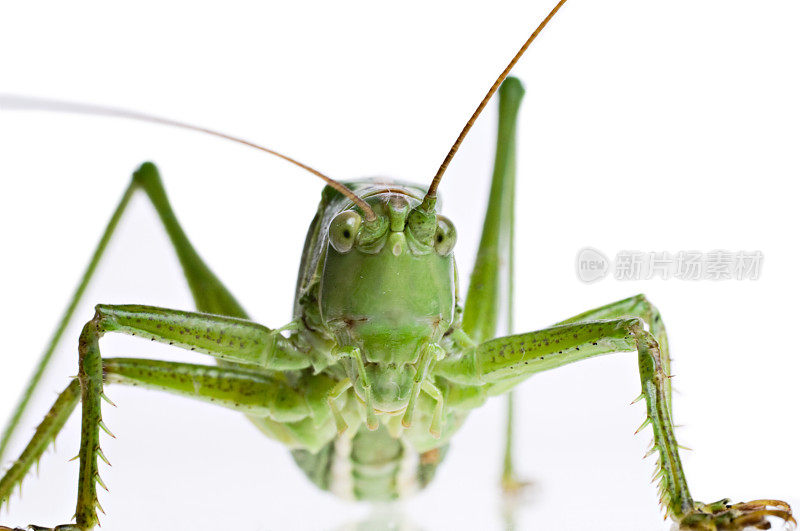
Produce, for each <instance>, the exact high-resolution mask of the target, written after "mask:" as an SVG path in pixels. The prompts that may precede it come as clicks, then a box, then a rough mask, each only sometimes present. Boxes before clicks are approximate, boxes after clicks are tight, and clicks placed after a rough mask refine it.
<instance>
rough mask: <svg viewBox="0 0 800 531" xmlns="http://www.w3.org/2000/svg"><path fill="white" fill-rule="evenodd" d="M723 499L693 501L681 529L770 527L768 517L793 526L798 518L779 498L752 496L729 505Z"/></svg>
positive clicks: (712, 530)
mask: <svg viewBox="0 0 800 531" xmlns="http://www.w3.org/2000/svg"><path fill="white" fill-rule="evenodd" d="M729 501H730V500H728V499H727V498H726V499H723V500H720V501H717V502H714V503H709V504H704V503H699V502H698V503H695V508H694V511H693V512H691V513H689V514H688V515H686V516H685V517H684V518H683V519H682V520H681V522H680V529H681V530H686V531H736V530H741V529H745V528H747V527H752V528H755V529H771V528H772V523H771V522H770V521H769V517H773V518H776V519H781V520H783V521H784V522H785V523H786V525H787V527H786V529H790V530H794V529H796V527H797V521H796V520H795V519H794V517H793V516H792V508H791V507H790V506H789V504H788V503H786V502H784V501H780V500H753V501H750V502H746V503H744V502H743V503H736V504H733V505H730V504H729V503H728V502H729Z"/></svg>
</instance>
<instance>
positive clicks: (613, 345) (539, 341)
mask: <svg viewBox="0 0 800 531" xmlns="http://www.w3.org/2000/svg"><path fill="white" fill-rule="evenodd" d="M623 351H636V352H637V353H638V359H639V373H640V379H641V385H642V394H641V397H640V398H644V399H645V401H646V404H647V419H646V420H645V422H644V423H643V424H642V426H641V427H640V430H641V429H644V428H645V427H646V426H647V425H648V424H649V425H651V426H652V429H653V436H654V449H653V451H654V452H657V453H658V472H657V475H656V479H657V480H658V483H659V490H660V494H661V503H662V504H663V506H664V507H665V508H666V510H667V514H668V515H669V516H670V517H671V518H672V519H673V520H675V521H676V522H679V525H680V526H681V528H682V529H687V530H702V531H716V530H723V529H724V530H736V529H744V528H745V527H747V526H755V527H760V528H762V529H768V528H769V527H768V526H769V521H768V520H767V518H768V517H770V516H774V517H778V518H782V519H783V520H785V521H787V522H791V523H793V522H794V519H793V518H792V513H791V508H789V506H788V505H787V504H785V503H784V502H777V501H773V500H757V501H754V502H750V503H746V504H736V505H732V506H729V505H727V504H726V503H725V502H717V503H714V504H708V505H705V504H702V503H697V502H695V501H694V500H693V499H692V497H691V494H690V493H689V487H688V484H687V482H686V478H685V475H684V472H683V467H682V465H681V461H680V457H679V455H678V448H679V445H678V442H677V440H676V437H675V433H674V428H673V423H672V416H671V411H670V402H669V398H668V392H669V386H668V382H669V376H668V375H667V373H666V372H665V370H664V356H663V354H662V352H661V350H660V347H659V344H658V341H656V339H655V337H653V335H652V334H651V333H650V332H648V331H647V330H645V326H644V323H643V321H642V320H641V319H639V318H619V319H609V320H598V321H586V322H578V323H570V324H564V325H559V326H554V327H552V328H548V329H545V330H540V331H538V332H531V333H527V334H520V335H515V336H508V337H502V338H498V339H494V340H491V341H486V342H484V343H481V344H480V345H477V346H474V347H472V348H467V349H466V350H465V352H464V353H462V354H461V355H456V356H452V357H449V358H446V359H445V360H442V361H441V362H439V363H437V364H436V365H435V367H434V371H433V372H434V374H437V375H438V376H441V377H444V378H447V379H448V380H450V381H452V382H454V383H456V384H463V385H470V386H475V385H481V386H483V387H484V388H485V389H486V390H487V392H488V393H489V394H500V393H502V392H505V391H507V390H508V389H509V386H510V384H516V383H519V382H520V381H522V379H524V378H525V377H527V376H530V375H532V374H534V373H537V372H542V371H545V370H548V369H553V368H556V367H560V366H562V365H566V364H568V363H572V362H576V361H580V360H583V359H587V358H590V357H594V356H598V355H602V354H609V353H612V352H623Z"/></svg>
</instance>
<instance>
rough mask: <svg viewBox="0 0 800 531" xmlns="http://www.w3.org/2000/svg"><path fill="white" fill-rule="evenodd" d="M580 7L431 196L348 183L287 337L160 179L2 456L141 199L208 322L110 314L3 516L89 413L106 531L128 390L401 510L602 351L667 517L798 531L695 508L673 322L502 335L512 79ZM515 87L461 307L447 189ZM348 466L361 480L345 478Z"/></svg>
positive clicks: (763, 515) (13, 479) (84, 441)
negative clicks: (678, 427)
mask: <svg viewBox="0 0 800 531" xmlns="http://www.w3.org/2000/svg"><path fill="white" fill-rule="evenodd" d="M563 3H564V1H563V0H562V2H560V3H559V4H558V6H557V7H556V8H555V9H554V11H553V12H552V13H551V15H550V16H549V17H548V18H547V19H546V20H545V21H544V22H543V23H542V25H540V27H539V28H538V29H537V30H536V31H535V32H534V33H533V35H531V38H530V39H529V40H528V41H527V42H526V43H525V45H524V46H523V48H522V49H521V50H520V52H519V53H518V54H517V56H516V57H515V58H514V60H512V62H511V64H510V65H509V67H508V68H507V69H506V70H505V71H504V72H503V73H502V75H501V76H500V77H499V78H498V80H497V82H496V83H495V85H494V86H493V87H492V89H491V90H490V91H489V93H488V94H487V96H486V98H485V99H484V100H483V102H481V104H480V105H479V107H478V109H477V110H476V112H475V114H474V115H473V117H472V118H471V119H470V121H469V122H468V124H467V126H466V127H465V129H464V131H463V132H462V134H461V135H460V136H459V138H458V140H457V142H456V144H455V145H454V146H453V149H452V150H451V152H450V153H449V154H448V156H447V158H446V159H445V161H444V163H443V164H442V166H441V168H440V170H439V172H438V173H437V175H436V177H435V178H434V181H433V182H432V183H431V185H430V186H429V187H428V188H427V189H426V188H420V187H417V186H414V185H409V184H404V183H399V182H385V181H380V180H375V181H359V182H351V183H347V184H346V185H344V186H342V185H341V184H339V183H337V182H335V181H332V180H328V183H329V186H327V187H326V188H325V189H324V190H323V193H322V201H321V203H320V205H319V209H318V211H317V214H316V216H315V217H314V219H313V221H312V223H311V226H310V228H309V231H308V236H307V239H306V245H305V249H304V252H303V255H302V259H301V263H300V272H299V276H298V280H297V288H296V298H295V305H294V315H293V318H292V321H291V323H290V324H289V325H287V326H283V327H281V328H277V329H272V328H267V327H265V326H262V325H260V324H257V323H254V322H252V321H250V320H249V319H248V316H247V314H246V313H245V311H244V310H243V308H242V307H241V305H240V304H239V303H238V302H237V301H236V299H235V298H234V297H233V295H232V294H231V293H230V292H229V291H228V290H227V289H226V288H225V286H224V285H223V284H222V282H221V281H220V280H219V279H218V278H217V277H216V276H215V275H214V274H213V273H212V272H211V270H210V269H209V267H208V266H207V265H206V264H205V263H204V262H203V261H202V259H201V258H200V256H199V254H198V253H197V251H196V250H195V249H194V247H193V246H192V244H191V243H190V241H189V239H188V237H187V235H186V234H185V233H184V231H183V230H182V228H181V226H180V225H179V223H178V221H177V219H176V216H175V214H174V212H173V210H172V208H171V206H170V204H169V202H168V199H167V196H166V194H165V191H164V188H163V186H162V183H161V180H160V176H159V174H158V172H157V170H156V168H155V166H153V165H152V164H144V165H142V166H141V168H139V170H138V171H137V172H136V173H135V174H134V176H133V179H132V181H131V184H130V186H129V187H128V189H127V190H126V191H125V193H124V195H123V198H122V200H121V202H120V204H119V206H118V208H117V210H116V211H115V213H114V215H113V217H112V219H111V221H110V223H109V224H108V226H107V229H106V232H105V234H104V235H103V237H102V239H101V242H100V244H99V246H98V248H97V250H96V252H95V255H94V257H93V258H92V260H91V262H90V265H89V268H88V270H87V271H86V273H85V275H84V277H83V280H82V282H81V284H80V287H79V289H78V291H77V293H76V294H75V296H74V298H73V304H72V305H71V306H70V308H69V309H68V311H67V313H66V315H65V316H64V319H63V321H62V325H61V327H60V328H59V331H58V332H57V333H56V335H55V336H54V338H53V341H52V344H51V346H50V348H49V349H48V351H47V352H46V353H45V356H44V359H43V360H42V363H41V364H40V366H39V369H38V370H37V373H36V374H35V375H34V377H33V379H32V381H31V384H30V386H29V388H28V391H27V392H26V394H25V396H24V397H23V399H22V401H21V403H20V405H19V407H18V408H17V410H16V412H15V414H14V417H13V418H12V420H11V423H10V425H9V426H8V427H7V429H6V430H5V431H4V432H3V438H2V443H0V455H1V454H2V451H3V450H4V449H5V447H6V445H7V443H8V441H9V440H10V437H11V436H12V435H13V434H14V428H15V427H16V426H17V423H18V420H19V418H20V416H21V415H22V413H23V411H24V410H25V408H26V405H27V403H28V399H29V397H30V394H31V392H32V390H33V389H34V388H35V387H36V384H37V383H38V381H39V378H40V376H41V371H42V370H43V369H44V367H45V366H46V365H47V363H48V361H49V358H50V355H51V354H52V352H53V348H54V346H55V344H56V343H57V342H58V341H59V339H60V335H61V332H62V331H63V326H64V323H66V322H68V321H69V320H70V318H71V317H72V311H73V309H74V307H75V304H76V302H77V300H79V299H80V297H81V295H82V294H83V291H84V290H85V288H86V285H87V284H88V282H89V280H90V278H91V277H92V274H93V273H94V270H95V268H96V266H97V264H98V262H99V260H100V258H101V256H102V254H103V252H104V250H105V249H106V246H107V244H108V242H109V241H110V239H111V237H112V235H113V233H114V230H115V228H116V227H117V225H118V222H119V221H120V218H121V216H122V215H123V213H124V211H125V209H126V207H127V205H128V204H129V201H130V200H131V198H132V196H133V194H135V193H137V192H143V193H144V194H146V196H147V197H148V198H149V200H150V201H151V202H152V204H153V206H154V207H155V209H156V211H157V212H158V215H159V217H160V220H161V222H162V223H163V226H164V228H165V230H166V232H167V233H168V235H169V238H170V240H171V242H172V244H173V246H174V249H175V252H176V254H177V255H178V258H179V260H180V263H181V265H182V267H183V271H184V274H185V276H186V279H187V282H188V284H189V287H190V289H191V292H192V294H193V297H194V301H195V304H196V309H197V312H186V311H176V310H168V309H164V308H156V307H150V306H133V305H125V306H120V305H113V306H112V305H98V306H97V308H96V314H95V316H94V317H93V318H92V319H91V320H90V321H89V322H87V323H86V325H85V327H84V328H83V331H82V333H81V336H80V340H79V349H78V362H79V365H78V374H77V377H76V378H75V379H73V380H72V381H71V382H70V383H69V384H68V385H67V387H66V389H64V391H63V392H62V393H61V394H60V395H59V396H58V398H57V399H56V402H55V404H54V405H53V406H52V408H51V410H50V411H49V412H48V414H47V415H46V417H45V419H44V421H43V422H42V423H41V424H40V426H39V427H38V429H37V431H36V433H35V434H34V436H33V438H32V440H31V442H30V443H29V444H28V446H27V447H26V448H25V450H24V451H23V453H22V455H21V456H19V458H18V459H17V460H16V461H14V462H13V463H12V465H11V468H10V469H9V470H8V471H7V472H6V473H5V475H4V476H3V477H2V479H0V500H5V499H7V498H8V497H9V496H10V494H11V492H12V490H13V489H14V488H15V487H16V486H17V484H19V483H20V482H22V480H23V478H24V477H25V475H26V474H27V473H28V472H29V471H30V469H31V468H32V467H33V466H34V464H35V463H36V462H37V460H38V458H39V457H40V456H41V454H42V453H43V452H44V450H45V449H46V448H47V446H48V444H49V443H50V442H51V441H52V440H53V439H54V438H55V437H56V435H57V434H58V432H59V431H60V430H61V428H62V427H63V426H64V424H65V422H66V421H67V419H68V418H69V416H70V415H71V414H72V412H73V411H74V410H75V409H76V408H77V407H78V404H80V405H81V408H80V409H81V415H82V433H81V443H80V452H79V455H78V456H77V457H78V459H79V467H80V468H79V484H78V502H77V508H76V515H75V516H76V519H75V523H74V524H66V525H62V526H58V527H57V528H56V529H61V530H71V529H80V530H85V529H91V528H93V527H95V526H96V525H97V524H98V515H97V511H98V509H99V505H98V499H97V492H96V491H97V485H98V484H99V485H100V486H101V487H102V486H103V482H102V480H101V478H100V468H99V461H100V460H102V461H107V459H106V456H105V455H104V453H103V451H102V447H101V446H102V445H101V436H102V434H101V431H108V428H107V427H106V426H105V424H104V422H103V419H102V410H103V408H104V407H107V406H106V405H104V402H103V400H104V399H106V400H107V398H106V395H105V388H106V387H107V386H112V385H115V384H116V385H137V386H141V387H144V388H150V389H157V390H163V391H168V392H171V393H174V394H178V395H182V396H186V397H189V398H193V399H197V400H200V401H205V402H209V403H214V404H218V405H222V406H224V407H228V408H230V409H233V410H235V411H239V412H242V413H245V414H246V415H247V417H248V418H249V420H250V421H251V422H253V423H254V424H255V425H256V426H257V427H258V428H259V429H261V430H262V431H263V432H264V433H265V434H266V435H268V436H270V437H273V438H275V439H277V440H279V441H281V442H283V443H284V444H285V445H286V446H287V447H288V448H290V449H291V450H292V455H293V457H294V459H295V461H296V462H297V464H298V465H299V467H300V468H301V469H302V470H303V471H304V472H305V473H306V474H307V475H308V477H309V478H310V479H311V481H313V482H314V483H315V484H317V485H318V486H319V487H321V488H323V489H326V490H329V491H331V492H333V493H335V494H337V495H339V496H342V497H344V498H348V499H358V500H374V501H381V500H393V499H397V498H400V497H404V496H407V495H409V494H411V493H413V492H414V491H415V490H418V489H420V488H423V487H425V485H426V484H428V483H429V482H430V481H431V479H432V478H433V475H434V473H435V472H436V469H437V467H438V465H439V464H440V462H441V461H442V459H443V458H444V457H445V454H446V451H447V447H448V441H449V440H450V438H451V437H452V435H453V434H454V433H455V432H456V431H457V430H458V428H459V427H460V426H461V423H462V422H463V421H464V419H465V418H466V416H467V415H468V414H469V412H470V411H471V410H473V409H474V408H476V407H479V406H480V405H481V404H483V403H484V402H485V401H486V399H487V398H488V397H490V396H494V395H500V394H504V393H508V392H509V391H510V390H511V389H512V388H513V387H514V386H515V385H517V384H519V383H520V382H521V381H523V380H525V379H526V378H528V377H530V376H531V375H533V374H535V373H538V372H542V371H545V370H549V369H553V368H556V367H560V366H563V365H566V364H569V363H572V362H576V361H580V360H584V359H587V358H591V357H594V356H598V355H602V354H607V353H612V352H635V353H636V356H637V357H638V361H639V372H640V379H641V396H640V398H641V399H643V400H644V402H645V404H646V410H647V419H646V421H645V423H644V424H643V425H642V427H641V429H652V431H653V435H654V446H653V452H654V453H655V454H656V458H657V460H658V472H657V475H656V479H657V482H658V486H659V489H660V491H661V501H662V503H663V505H664V507H665V509H666V512H667V514H668V515H669V516H670V517H671V518H673V519H674V520H675V521H677V522H679V524H680V525H681V527H682V528H685V529H699V530H715V529H743V528H745V527H747V526H756V527H761V528H766V526H768V525H769V521H768V518H770V517H774V518H776V519H783V520H786V521H789V522H793V518H792V514H791V509H790V508H789V506H788V505H787V504H785V503H783V502H780V501H777V500H756V501H753V502H749V503H733V504H729V503H728V502H727V501H725V500H723V501H720V502H714V503H708V504H704V503H700V502H698V501H696V500H694V499H693V498H692V496H691V494H690V492H689V487H688V484H687V480H686V477H685V475H684V472H683V468H682V465H681V461H680V457H679V455H678V448H679V444H678V442H677V440H676V437H675V434H674V430H673V422H672V411H671V386H670V379H669V378H670V375H671V372H670V358H669V349H668V345H667V336H666V332H665V328H664V324H663V321H662V319H661V315H660V314H659V312H658V311H657V310H656V308H655V307H654V306H653V305H652V304H651V303H650V302H649V301H648V300H647V299H645V298H644V297H643V296H635V297H632V298H629V299H625V300H621V301H618V302H615V303H611V304H609V305H606V306H603V307H600V308H597V309H594V310H590V311H587V312H584V313H582V314H580V315H577V316H575V317H572V318H569V319H566V320H564V321H561V322H559V323H557V324H555V325H554V326H552V327H550V328H547V329H544V330H540V331H536V332H530V333H525V334H519V335H513V336H506V337H495V335H496V331H497V329H498V326H499V324H500V323H499V320H500V315H501V314H502V311H501V304H502V301H503V298H504V295H505V294H504V293H503V292H502V288H501V286H502V282H501V278H500V277H501V274H502V271H503V267H502V264H503V263H504V262H505V263H506V264H507V263H510V262H511V259H512V254H511V253H512V251H511V246H510V245H509V242H510V240H511V234H512V230H513V223H514V214H513V210H514V197H515V195H514V186H515V184H514V180H515V167H514V158H515V150H516V145H515V129H516V114H517V110H518V107H519V105H520V101H521V98H522V95H523V89H522V86H521V84H520V82H519V81H518V80H516V79H513V78H509V79H506V77H507V75H508V72H509V70H510V69H511V66H513V64H514V63H515V62H516V60H517V59H518V58H519V56H520V55H521V54H522V53H523V52H524V50H525V49H526V48H527V46H528V45H529V44H530V43H531V42H532V40H533V39H534V38H535V36H536V35H537V34H538V33H539V31H540V30H541V28H543V27H544V25H545V24H546V23H547V21H549V19H550V17H552V15H553V14H555V12H556V11H557V10H558V9H559V8H560V7H561V5H563ZM504 80H505V82H504V83H503V84H502V86H501V82H503V81H504ZM498 88H499V106H500V122H499V134H498V144H497V155H496V164H495V171H494V175H493V178H492V189H491V195H490V198H489V205H488V210H487V213H486V217H485V221H484V225H483V227H484V228H483V234H482V237H481V244H480V248H479V252H478V256H477V259H476V265H475V268H474V270H473V271H472V275H471V277H470V286H469V290H468V291H467V293H466V294H465V296H464V297H463V305H462V303H461V300H462V297H460V296H459V294H458V293H457V289H456V286H457V276H456V265H455V261H454V257H453V248H454V245H455V243H456V231H455V228H454V227H453V224H452V223H451V222H450V221H449V220H448V219H447V218H446V217H445V216H444V215H443V214H442V213H441V212H440V211H439V210H438V201H437V194H436V190H437V187H438V183H439V181H440V180H441V178H442V175H443V174H444V171H445V169H446V168H447V165H448V163H449V161H450V160H451V159H452V157H453V155H454V154H455V152H456V150H457V149H458V146H459V145H460V143H461V141H462V140H463V138H464V136H465V135H466V133H467V131H468V130H469V127H470V126H471V124H472V123H473V122H474V120H475V117H476V116H477V115H478V114H479V113H480V111H481V110H482V109H483V108H484V106H485V105H486V104H487V102H488V101H489V100H490V98H491V97H492V95H493V94H494V92H495V91H496V90H497V89H498ZM65 110H70V109H65ZM71 110H81V109H71ZM83 110H84V111H87V112H92V111H91V109H90V108H84V109H83ZM100 112H102V110H100ZM112 114H113V113H112ZM116 114H120V113H118V112H117V113H116ZM127 116H128V117H132V118H143V119H149V118H147V117H144V116H142V115H137V114H135V113H128V114H127ZM155 121H162V122H164V120H155ZM166 122H169V121H166ZM173 125H181V124H176V123H173ZM229 138H230V137H229ZM234 140H236V139H234ZM289 161H290V162H295V161H293V160H291V159H289ZM295 163H296V162H295ZM297 164H299V163H297ZM306 169H309V170H310V168H308V167H306ZM311 171H312V172H314V173H316V174H317V175H320V176H322V175H321V174H319V173H318V172H316V171H315V170H311ZM323 177H324V176H323ZM109 333H122V334H131V335H135V336H139V337H142V338H144V339H149V340H154V341H159V342H163V343H168V344H170V345H174V346H175V347H178V348H182V349H185V350H191V351H196V352H199V353H203V354H207V355H209V356H212V357H213V358H214V359H216V360H217V361H218V364H217V365H216V366H208V365H197V364H190V363H179V362H164V361H157V360H143V359H133V358H108V357H102V356H101V351H100V343H99V340H100V338H101V337H102V336H103V335H105V334H109ZM342 462H344V463H346V465H347V466H345V467H342V466H340V465H341V463H342ZM503 484H504V487H505V488H506V489H508V490H514V489H516V488H518V487H519V484H518V482H517V478H516V476H515V474H514V470H513V466H512V463H511V461H510V459H507V461H506V466H505V469H504V475H503Z"/></svg>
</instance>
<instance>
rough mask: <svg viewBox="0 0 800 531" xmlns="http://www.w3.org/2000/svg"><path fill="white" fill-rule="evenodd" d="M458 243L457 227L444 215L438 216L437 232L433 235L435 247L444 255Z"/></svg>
mask: <svg viewBox="0 0 800 531" xmlns="http://www.w3.org/2000/svg"><path fill="white" fill-rule="evenodd" d="M455 245H456V228H455V227H454V226H453V222H452V221H450V220H449V219H447V218H446V217H444V216H436V233H435V234H434V235H433V248H434V249H436V252H437V253H439V254H440V255H442V256H447V255H448V254H450V253H451V252H452V251H453V247H455Z"/></svg>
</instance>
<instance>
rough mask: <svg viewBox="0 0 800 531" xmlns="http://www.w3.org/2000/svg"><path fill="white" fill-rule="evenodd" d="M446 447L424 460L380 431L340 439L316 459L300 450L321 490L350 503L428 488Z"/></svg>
mask: <svg viewBox="0 0 800 531" xmlns="http://www.w3.org/2000/svg"><path fill="white" fill-rule="evenodd" d="M445 451H446V447H444V448H439V449H436V450H433V451H431V452H426V453H425V454H422V455H420V454H419V453H417V452H416V450H414V449H413V448H412V447H411V445H409V444H408V443H407V442H405V441H403V440H402V439H395V438H392V437H391V436H390V435H389V432H388V431H387V430H386V429H385V428H384V427H380V428H379V429H378V430H376V431H369V430H367V429H366V428H365V427H362V428H361V429H360V430H359V431H358V432H357V433H356V434H355V436H353V437H348V436H342V437H337V438H336V439H335V440H334V442H331V443H330V444H328V445H327V446H325V447H324V448H323V449H322V450H320V451H319V452H317V453H316V454H312V453H311V452H308V451H306V450H294V451H293V452H292V456H293V457H294V460H295V462H296V463H297V465H298V466H299V467H300V468H301V469H302V470H303V471H304V472H305V473H306V475H307V476H308V478H309V479H310V480H311V481H312V482H313V483H314V484H316V485H317V486H318V487H320V488H322V489H325V490H328V491H330V492H332V493H334V494H336V495H337V496H339V497H341V498H345V499H350V500H364V501H390V500H396V499H399V498H404V497H407V496H409V495H411V494H413V493H414V492H416V491H417V490H419V489H421V488H423V487H425V486H426V485H427V484H428V483H429V482H430V481H431V479H433V475H434V473H435V471H436V468H437V467H438V465H439V462H440V461H441V458H442V457H443V456H444V452H445Z"/></svg>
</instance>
